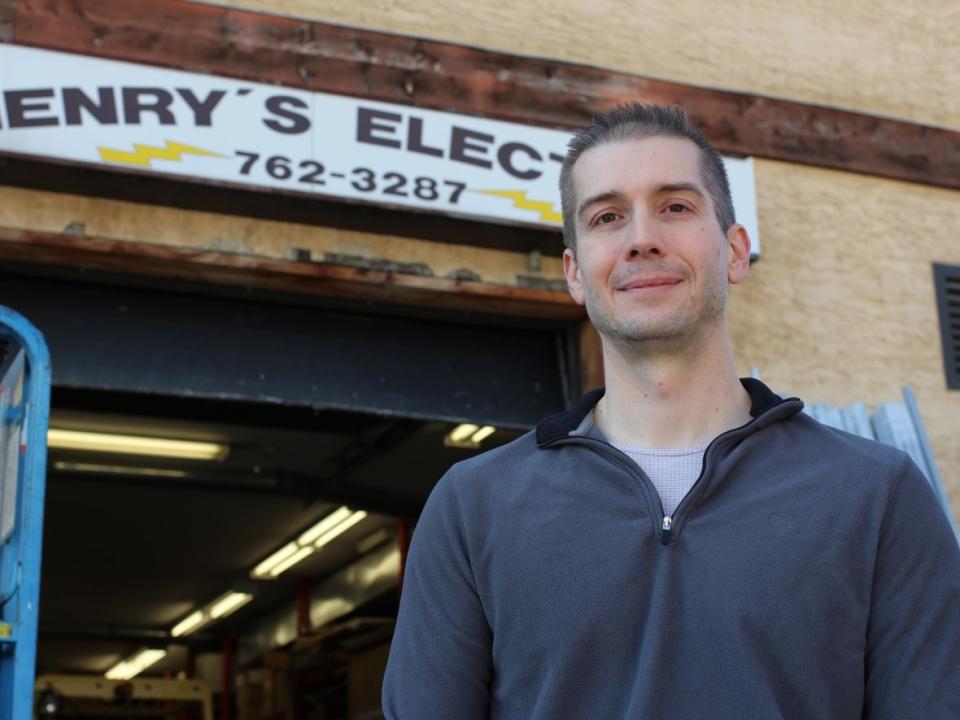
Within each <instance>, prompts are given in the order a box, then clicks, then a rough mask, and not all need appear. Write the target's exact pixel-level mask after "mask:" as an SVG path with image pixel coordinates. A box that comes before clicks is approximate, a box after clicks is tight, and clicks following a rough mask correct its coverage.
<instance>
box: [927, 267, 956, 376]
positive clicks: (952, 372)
mask: <svg viewBox="0 0 960 720" xmlns="http://www.w3.org/2000/svg"><path fill="white" fill-rule="evenodd" d="M933 281H934V285H935V286H936V289H937V305H938V306H939V310H940V336H941V338H942V339H943V367H944V370H945V371H946V374H947V387H948V388H949V389H950V390H960V265H941V264H939V263H934V265H933Z"/></svg>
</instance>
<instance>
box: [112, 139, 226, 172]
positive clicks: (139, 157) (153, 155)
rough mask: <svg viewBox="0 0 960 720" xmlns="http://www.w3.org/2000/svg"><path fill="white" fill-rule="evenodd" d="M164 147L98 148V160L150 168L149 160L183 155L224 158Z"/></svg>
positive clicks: (178, 146)
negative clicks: (129, 149)
mask: <svg viewBox="0 0 960 720" xmlns="http://www.w3.org/2000/svg"><path fill="white" fill-rule="evenodd" d="M164 143H165V147H154V146H152V145H140V144H138V143H134V145H133V152H129V151H127V150H115V149H114V148H108V147H98V148H97V150H98V151H99V153H100V159H101V160H103V161H104V162H112V163H122V164H124V165H139V166H141V167H150V161H151V160H180V159H181V158H182V157H183V156H184V155H206V156H208V157H225V156H224V155H221V154H220V153H215V152H213V151H211V150H204V149H203V148H198V147H193V146H192V145H184V144H183V143H178V142H173V141H172V140H164Z"/></svg>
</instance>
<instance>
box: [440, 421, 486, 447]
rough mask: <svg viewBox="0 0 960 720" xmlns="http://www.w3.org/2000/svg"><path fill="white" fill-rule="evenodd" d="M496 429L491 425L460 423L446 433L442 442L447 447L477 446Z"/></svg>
mask: <svg viewBox="0 0 960 720" xmlns="http://www.w3.org/2000/svg"><path fill="white" fill-rule="evenodd" d="M496 431H497V429H496V428H495V427H494V426H493V425H484V426H483V427H479V426H477V425H474V424H473V423H462V424H460V425H457V426H456V427H455V428H454V429H453V430H451V431H450V432H448V433H447V436H446V437H445V438H443V444H444V445H446V446H447V447H462V448H478V447H480V443H482V442H483V441H484V440H486V439H487V438H488V437H490V436H491V435H493V434H494V433H495V432H496Z"/></svg>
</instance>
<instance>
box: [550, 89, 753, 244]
mask: <svg viewBox="0 0 960 720" xmlns="http://www.w3.org/2000/svg"><path fill="white" fill-rule="evenodd" d="M663 135H665V136H667V137H679V138H687V139H688V140H692V141H693V142H694V143H695V144H696V146H697V147H698V148H700V171H701V173H703V182H704V184H705V185H706V190H707V192H708V193H709V194H710V197H711V199H712V200H713V205H714V208H715V209H716V215H717V221H718V222H719V223H720V227H721V228H722V229H723V231H724V232H726V231H727V230H729V229H730V226H731V225H733V224H734V223H735V222H736V217H735V215H734V212H733V199H732V198H731V197H730V181H729V180H728V179H727V171H726V169H725V168H724V166H723V159H722V158H721V157H720V153H718V152H717V151H716V150H715V149H714V148H713V146H712V145H711V144H710V143H709V142H707V139H706V138H705V137H704V136H703V134H702V133H701V132H700V131H699V130H698V129H697V128H696V127H695V126H694V125H693V124H692V123H691V122H690V118H688V117H687V112H686V110H684V109H683V108H682V107H680V106H679V105H673V106H664V105H644V104H642V103H631V104H629V105H619V106H617V107H614V108H611V109H610V110H607V111H606V112H603V113H600V114H598V115H594V116H593V119H591V121H590V122H589V124H587V125H586V127H584V128H583V129H581V130H580V131H579V132H577V134H576V135H574V136H573V139H571V140H570V142H569V143H568V144H567V155H566V157H565V158H564V160H563V167H562V168H561V170H560V203H561V206H562V208H563V240H564V243H565V244H566V245H567V247H569V248H572V249H574V250H576V247H577V219H576V211H577V208H576V205H577V192H576V188H575V187H574V183H573V166H574V165H576V164H577V160H579V159H580V156H581V155H582V154H583V153H584V152H586V151H587V150H589V149H590V148H592V147H596V146H597V145H602V144H603V143H608V142H623V141H625V140H643V139H645V138H649V137H657V136H663Z"/></svg>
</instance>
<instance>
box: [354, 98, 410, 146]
mask: <svg viewBox="0 0 960 720" xmlns="http://www.w3.org/2000/svg"><path fill="white" fill-rule="evenodd" d="M401 120H403V116H402V115H400V114H399V113H391V112H384V111H382V110H374V109H372V108H365V107H360V108H357V142H362V143H368V144H370V145H383V146H384V147H392V148H398V147H400V141H399V140H392V139H390V138H388V137H383V136H378V135H375V134H374V133H390V134H393V133H395V132H396V131H397V128H396V125H387V123H399V122H400V121H401ZM378 121H380V122H378Z"/></svg>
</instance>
